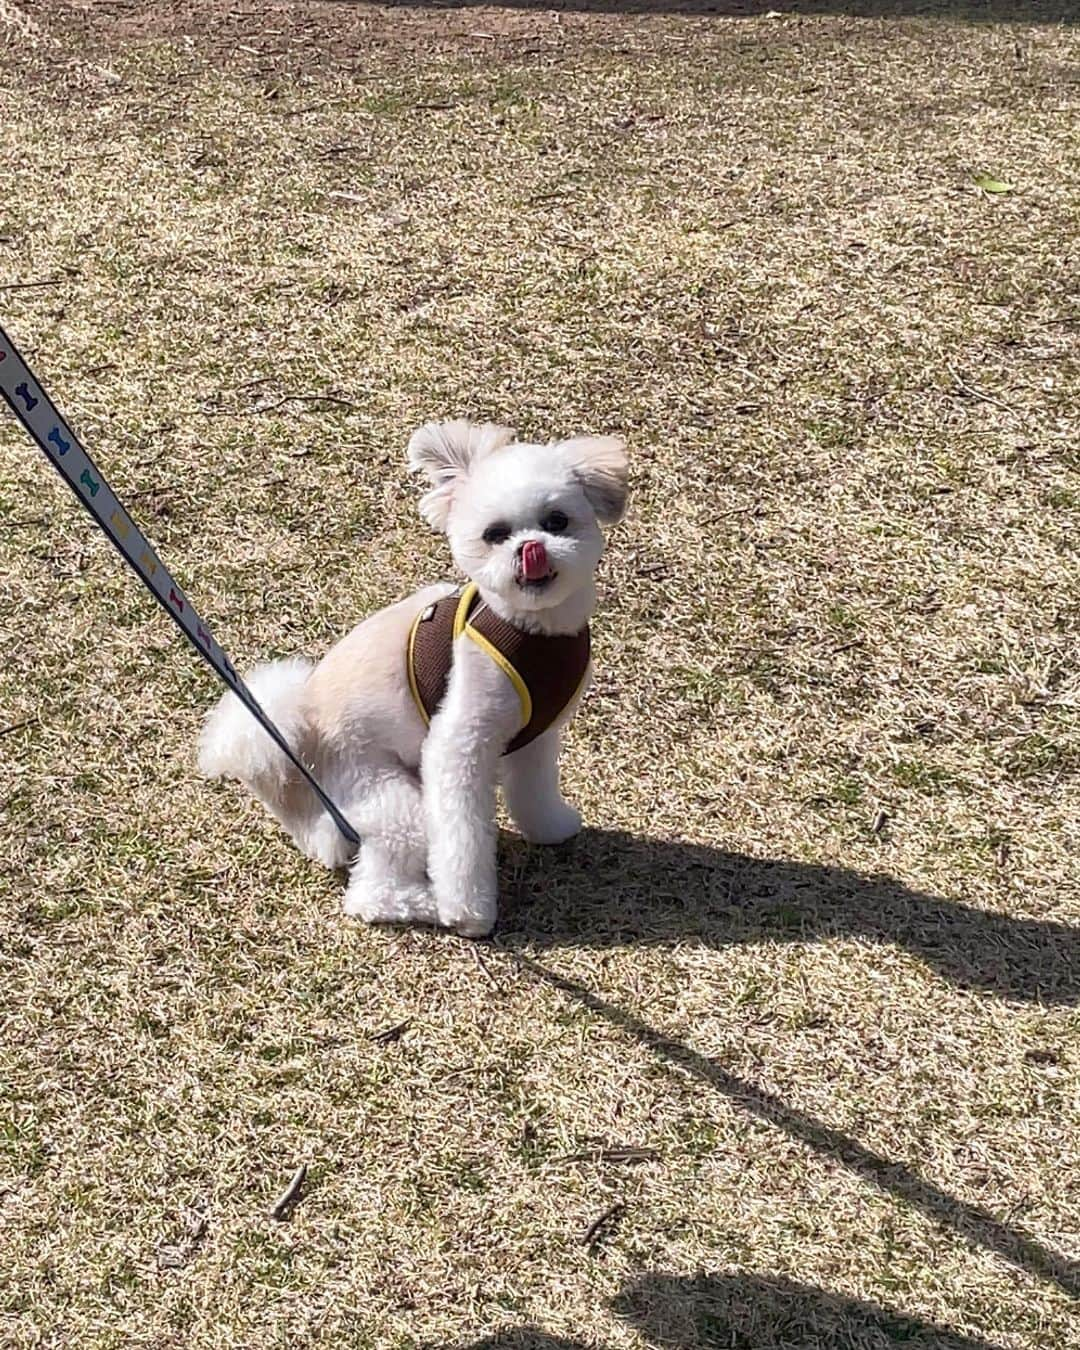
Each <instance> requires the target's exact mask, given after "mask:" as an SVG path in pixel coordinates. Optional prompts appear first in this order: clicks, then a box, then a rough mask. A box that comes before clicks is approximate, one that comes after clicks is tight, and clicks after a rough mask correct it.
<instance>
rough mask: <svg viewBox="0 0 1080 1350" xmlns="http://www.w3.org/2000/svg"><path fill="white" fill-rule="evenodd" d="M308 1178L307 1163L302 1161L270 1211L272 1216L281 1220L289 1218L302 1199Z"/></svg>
mask: <svg viewBox="0 0 1080 1350" xmlns="http://www.w3.org/2000/svg"><path fill="white" fill-rule="evenodd" d="M306 1178H307V1163H301V1164H300V1166H299V1167H298V1168H297V1169H296V1171H295V1172H294V1173H293V1179H292V1181H290V1182H289V1184H288V1185H287V1186H286V1187H285V1189H284V1190H283V1191H282V1193H281V1196H280V1197H279V1199H278V1202H277V1204H276V1205H275V1206H274V1208H273V1209H272V1210H271V1211H270V1216H271V1218H274V1219H277V1220H278V1221H279V1222H280V1221H281V1220H283V1219H287V1218H288V1217H289V1215H290V1214H291V1213H292V1210H293V1208H294V1207H295V1206H296V1204H297V1203H298V1202H299V1200H300V1192H301V1190H302V1189H303V1186H304V1181H305V1180H306Z"/></svg>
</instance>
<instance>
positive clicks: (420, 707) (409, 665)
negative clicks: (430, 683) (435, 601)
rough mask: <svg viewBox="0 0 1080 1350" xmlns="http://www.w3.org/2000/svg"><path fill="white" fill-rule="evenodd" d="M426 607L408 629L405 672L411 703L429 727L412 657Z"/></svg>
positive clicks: (429, 720)
mask: <svg viewBox="0 0 1080 1350" xmlns="http://www.w3.org/2000/svg"><path fill="white" fill-rule="evenodd" d="M427 610H428V606H427V605H425V606H424V608H423V609H422V610H420V611H419V613H418V614H417V616H416V618H415V619H413V621H412V627H411V628H410V629H409V650H408V654H407V655H406V657H405V671H406V673H407V674H408V677H409V691H410V692H411V694H412V697H413V702H414V703H415V704H416V711H417V712H418V713H419V714H420V716H421V717H422V718H423V719H424V726H426V727H429V726H431V718H430V717H428V715H427V709H426V708H425V707H424V700H423V699H422V698H421V697H420V690H419V689H417V687H416V661H415V659H414V656H413V652H414V649H415V647H416V630H417V629H418V628H419V627H420V620H421V619H422V618H423V617H424V615H425V614H426V613H427Z"/></svg>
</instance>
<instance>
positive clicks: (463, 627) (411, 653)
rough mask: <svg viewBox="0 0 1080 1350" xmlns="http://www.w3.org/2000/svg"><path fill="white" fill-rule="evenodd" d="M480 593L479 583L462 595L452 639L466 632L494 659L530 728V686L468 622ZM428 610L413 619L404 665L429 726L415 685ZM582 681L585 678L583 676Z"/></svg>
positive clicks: (428, 724) (425, 711)
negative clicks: (420, 634)
mask: <svg viewBox="0 0 1080 1350" xmlns="http://www.w3.org/2000/svg"><path fill="white" fill-rule="evenodd" d="M478 590H479V587H478V586H477V584H476V582H475V581H472V582H470V583H469V585H468V586H466V587H465V589H464V590H463V591H462V592H461V599H460V600H459V601H458V604H457V609H456V610H455V611H454V632H453V639H452V640H453V641H455V642H456V641H457V639H458V638H459V637H461V635H462V634H463V633H464V634H465V635H466V636H468V637H470V638H472V640H473V641H474V642H475V643H476V645H477V646H478V647H479V648H480V649H481V650H482V651H485V652H486V653H487V654H488V656H490V657H491V659H492V660H493V661H494V662H495V664H496V665H497V666H498V667H499V669H500V670H501V671H502V672H503V674H504V675H505V676H506V678H507V679H508V680H509V681H510V683H511V684H512V685H513V686H514V690H515V692H516V693H517V696H518V698H519V700H520V701H521V713H522V718H523V720H522V723H521V725H522V726H523V727H527V726H528V725H529V723H530V722H531V721H532V715H533V706H532V695H531V694H530V693H529V686H528V685H527V684H526V683H525V681H524V680H523V679H522V678H521V676H520V675H519V674H518V673H517V671H516V670H515V669H514V667H513V666H512V665H511V664H510V662H509V661H508V660H507V659H506V657H505V656H504V655H503V654H502V652H501V651H499V649H498V647H496V646H494V645H493V644H492V643H490V642H489V641H488V640H487V638H486V637H484V635H483V633H478V632H477V631H476V629H475V628H474V627H473V626H472V624H471V623H469V610H470V609H471V608H472V602H473V599H474V598H475V596H476V593H477V591H478ZM427 610H428V607H427V606H425V608H424V609H422V610H421V611H420V612H419V614H417V616H416V618H415V619H413V621H412V627H411V628H410V629H409V646H408V654H407V656H406V658H405V666H406V673H407V675H408V677H409V692H410V693H411V694H412V697H413V702H414V703H415V704H416V710H417V712H419V714H420V716H421V717H422V718H423V719H424V725H425V726H430V725H431V718H430V717H429V716H428V714H427V709H426V708H425V707H424V701H423V699H422V698H421V697H420V690H419V689H418V688H417V685H416V659H415V648H416V634H417V630H418V629H419V627H420V621H421V619H423V617H424V615H425V614H426V613H427ZM587 673H588V672H587V671H586V674H587ZM582 678H583V679H584V677H582Z"/></svg>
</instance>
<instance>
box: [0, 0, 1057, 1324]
mask: <svg viewBox="0 0 1080 1350" xmlns="http://www.w3.org/2000/svg"><path fill="white" fill-rule="evenodd" d="M761 8H764V7H761ZM818 8H822V7H818ZM832 8H833V9H834V10H838V11H841V12H837V13H833V14H821V15H818V16H814V17H798V16H795V15H788V16H785V17H779V18H778V17H766V16H764V15H762V14H761V13H760V12H759V13H757V14H756V15H755V14H750V13H748V14H746V15H744V16H730V17H722V16H713V17H696V18H695V17H682V16H679V15H677V14H667V13H653V14H643V15H639V16H620V15H618V14H616V13H612V12H607V13H605V14H574V13H559V14H549V13H545V12H541V11H532V10H529V9H527V8H523V9H519V10H512V11H511V10H496V9H476V8H469V9H464V10H438V11H425V10H423V9H409V10H393V11H387V10H378V9H374V8H367V7H364V6H348V7H347V6H340V5H330V4H324V5H288V6H286V5H278V6H257V7H255V6H253V7H251V8H250V9H249V10H248V11H244V10H243V9H241V8H239V7H235V8H233V9H231V10H227V9H226V7H221V8H220V9H219V7H217V6H215V5H213V4H210V3H201V4H194V3H193V4H189V5H188V6H186V7H181V6H174V7H162V6H151V5H148V4H142V3H135V2H134V0H132V2H131V3H128V4H119V3H116V4H109V5H106V4H104V3H103V4H100V5H98V6H96V7H94V8H93V9H90V8H83V7H79V6H77V5H74V4H71V5H62V4H59V3H56V4H49V3H38V4H36V5H34V6H32V7H31V6H30V5H29V4H26V5H21V4H20V5H18V6H16V4H15V3H14V0H0V51H2V55H0V63H2V67H0V113H2V116H0V288H2V289H0V304H2V308H3V314H4V322H5V323H6V324H8V325H9V326H10V328H11V330H12V332H13V334H14V335H15V336H16V338H17V340H19V341H20V342H21V344H22V345H23V347H24V350H25V351H26V353H27V355H28V356H30V357H31V359H32V360H33V361H34V363H35V364H36V365H37V366H38V368H39V369H40V371H41V373H42V374H43V376H44V378H45V380H46V382H47V384H48V385H49V386H50V387H51V388H52V390H53V391H54V393H55V395H56V397H57V400H58V402H59V403H60V404H61V406H62V407H64V408H65V409H66V410H67V412H68V414H69V416H70V418H71V420H72V421H73V423H74V425H75V426H76V427H78V428H79V429H80V431H81V432H82V433H83V434H84V437H85V439H86V440H87V442H88V445H89V446H90V448H91V450H92V452H93V453H94V455H95V456H96V457H97V458H98V460H99V462H100V463H101V465H102V466H103V468H105V469H106V470H107V471H108V473H109V475H110V476H111V477H112V479H113V480H114V482H115V484H116V485H117V487H118V489H119V490H120V491H121V492H122V494H123V495H125V496H127V497H128V498H129V499H130V500H131V502H132V505H133V508H134V509H135V511H136V513H137V514H138V516H139V517H140V518H141V520H142V521H143V522H144V523H145V525H146V527H147V529H148V531H149V533H150V534H151V536H152V537H153V538H154V539H155V541H156V542H157V543H158V544H159V546H160V548H161V550H162V552H163V553H164V555H165V557H166V558H167V559H169V560H171V561H172V562H173V563H174V564H175V567H176V570H177V572H178V574H179V576H180V577H181V578H182V580H183V581H184V582H185V584H187V585H188V586H189V588H190V590H191V593H192V595H193V596H194V597H195V598H196V599H197V600H198V601H199V602H200V603H201V605H202V607H203V610H204V613H205V614H206V615H208V616H209V617H210V618H211V619H212V620H213V621H214V623H215V625H216V628H217V631H218V632H219V634H220V636H221V637H222V639H223V640H224V641H225V642H226V645H227V646H228V648H229V649H230V651H231V653H232V654H233V656H234V657H235V658H236V659H238V660H242V661H250V660H252V659H254V658H256V657H263V656H266V655H268V654H280V653H285V652H291V651H295V650H297V649H304V650H307V651H310V652H319V651H321V650H323V649H325V647H326V646H327V645H328V644H329V642H330V641H331V640H332V639H333V638H334V637H335V636H336V635H338V634H339V633H340V632H341V631H342V630H343V629H345V628H346V627H347V626H348V625H350V624H351V623H352V622H353V621H354V620H355V619H356V618H357V617H358V616H359V615H361V614H363V613H364V612H365V611H366V610H368V609H369V608H371V607H373V606H376V605H379V604H382V603H384V602H386V601H388V600H390V599H391V598H393V597H395V596H397V595H400V594H401V593H402V592H404V591H406V590H407V589H408V588H410V587H411V586H413V585H414V584H416V583H417V582H418V581H420V580H421V579H425V578H430V577H432V576H435V575H439V574H441V573H442V572H443V571H444V569H445V567H446V565H447V561H446V557H445V553H444V550H443V548H442V546H441V544H440V542H439V541H438V540H437V539H435V538H432V537H429V536H428V535H427V534H426V533H425V532H424V531H423V529H422V528H421V527H420V526H419V525H418V523H417V519H416V514H415V509H414V506H415V492H414V489H413V487H412V486H411V485H410V484H409V483H408V482H407V480H406V475H405V473H404V468H403V454H402V452H403V446H404V443H405V440H406V437H407V435H408V433H409V431H410V430H411V429H412V427H413V426H414V425H415V424H417V423H418V422H419V421H421V420H423V419H424V418H427V417H429V416H431V415H444V414H446V415H449V414H457V413H460V412H468V413H472V414H475V415H478V416H494V417H498V418H500V419H509V420H511V421H513V422H514V423H516V425H517V426H518V427H519V428H520V429H521V430H522V431H523V432H527V433H529V434H536V435H548V434H556V433H564V432H573V431H578V430H581V429H585V428H591V429H597V430H613V431H620V432H623V433H625V434H626V436H627V437H628V439H629V442H630V444H631V446H632V449H633V454H634V464H635V499H634V506H633V511H632V515H631V517H630V519H629V521H628V522H627V524H626V525H625V526H624V527H622V528H620V529H619V530H618V531H617V532H616V533H615V535H614V537H613V539H612V542H611V550H610V556H609V560H608V562H607V564H606V569H605V575H604V588H603V590H604V604H603V610H602V612H601V615H600V617H599V621H598V623H597V626H596V636H597V641H598V646H599V663H600V673H599V678H598V682H597V686H596V689H595V690H594V692H593V694H592V696H591V697H590V700H589V702H588V705H587V708H586V710H585V713H584V715H583V716H582V718H581V719H580V721H579V723H578V724H577V726H576V728H575V730H574V733H573V736H572V738H571V741H570V745H569V747H568V752H567V778H568V781H569V784H570V787H571V792H572V795H573V796H574V797H575V798H576V799H577V800H578V801H580V802H581V803H582V804H583V806H584V808H585V811H586V815H587V819H588V820H589V821H590V822H591V826H592V828H591V829H590V831H589V832H587V833H586V834H584V835H583V836H582V837H581V839H580V840H579V841H577V842H576V843H575V844H574V845H572V846H569V847H568V848H566V849H565V850H561V851H559V852H557V853H555V854H540V853H535V852H533V851H531V850H528V849H526V848H524V847H523V846H522V845H521V844H520V843H518V842H516V841H514V840H513V839H511V838H508V839H507V842H506V848H505V863H504V892H505V906H504V918H503V922H502V924H501V927H500V930H499V933H498V936H497V938H496V940H495V942H494V943H493V944H488V945H484V946H482V947H475V946H472V945H470V944H468V943H465V942H462V941H459V940H456V939H451V938H448V937H445V936H441V935H438V934H435V933H430V932H420V931H417V932H404V933H390V932H385V931H374V930H371V929H367V928H363V927H361V926H359V925H357V924H355V923H352V922H346V921H344V920H343V919H342V918H341V917H340V915H339V912H338V906H339V899H340V885H339V883H338V882H337V881H336V880H334V879H333V878H331V877H329V876H326V875H324V874H322V873H321V872H319V871H317V870H316V869H314V868H313V867H312V866H310V865H308V864H307V863H306V862H305V861H304V860H302V859H301V858H300V857H298V856H297V854H296V853H295V852H294V851H293V850H292V849H291V848H290V847H289V845H288V844H287V843H286V841H285V839H284V838H283V837H282V836H281V834H280V833H279V832H278V830H277V829H276V828H275V827H274V826H273V825H272V824H271V823H270V822H269V820H267V819H266V818H264V816H263V815H262V814H261V813H260V812H259V810H258V809H257V808H256V807H255V806H254V805H253V804H252V803H251V802H250V801H248V800H247V799H246V798H244V797H243V796H242V795H241V794H240V793H239V792H238V791H232V790H229V789H226V788H217V787H211V786H208V785H206V784H203V783H201V782H199V781H197V779H196V778H195V775H194V771H193V763H192V758H193V757H192V745H193V741H194V737H195V735H196V731H197V728H198V725H199V722H200V718H201V717H202V715H203V714H204V712H205V711H206V709H207V708H208V707H209V706H210V703H211V700H212V699H213V698H214V696H215V694H216V690H215V689H214V688H213V686H212V684H211V681H210V678H209V677H208V676H207V675H206V674H205V673H204V672H203V670H201V669H200V668H199V667H197V666H196V664H195V662H194V660H193V659H192V657H191V656H190V654H189V653H188V652H187V651H186V650H184V649H183V648H182V647H181V646H180V644H179V641H178V639H176V638H175V637H174V636H173V634H172V632H171V631H169V630H168V629H167V628H166V626H165V624H164V622H163V620H162V619H161V618H159V616H158V613H157V612H156V611H155V610H153V609H152V608H151V606H150V603H149V601H148V600H147V599H145V598H144V595H143V593H142V592H141V590H140V589H139V588H138V587H137V586H136V584H135V583H134V582H133V581H132V580H131V579H129V577H128V576H126V575H125V574H124V573H123V572H122V571H121V570H120V567H119V565H118V563H117V562H116V561H115V560H114V557H113V555H112V554H111V553H110V552H109V551H108V549H107V546H106V544H105V543H104V542H103V541H102V539H101V538H100V537H98V536H97V535H96V534H95V533H94V532H93V531H92V530H91V528H90V527H89V525H88V523H87V522H86V521H85V520H84V519H83V518H82V517H81V516H80V515H79V514H78V513H77V510H76V508H75V506H74V503H73V502H71V500H70V499H69V497H68V496H67V495H66V494H65V490H64V489H62V487H61V486H60V485H59V484H58V482H56V481H55V480H54V478H53V476H52V475H51V474H50V473H49V472H48V470H47V468H46V467H45V466H44V464H43V462H42V461H41V460H40V457H39V456H38V454H37V452H36V451H35V450H34V449H33V448H32V447H31V446H30V445H29V443H28V442H26V441H25V439H24V438H23V436H22V434H21V432H20V431H19V430H18V428H17V427H16V426H15V424H14V423H13V421H11V420H10V419H8V418H6V417H5V418H2V419H0V600H2V604H0V635H2V639H3V649H4V653H5V660H4V662H3V667H2V669H0V737H2V739H0V753H2V756H3V769H4V772H3V780H2V787H0V802H2V806H3V822H4V823H3V854H2V863H3V867H4V872H3V874H2V876H0V902H2V909H0V924H2V959H3V987H4V997H3V1012H2V1023H3V1030H2V1039H0V1082H2V1084H3V1103H2V1121H0V1139H2V1141H3V1169H4V1170H3V1180H2V1183H0V1225H2V1227H0V1247H2V1257H0V1318H2V1321H3V1326H4V1328H5V1330H4V1333H3V1340H4V1343H5V1344H8V1345H12V1346H27V1347H29V1346H32V1345H33V1346H36V1345H55V1346H60V1345H63V1346H70V1345H93V1346H111V1345H117V1346H119V1345H123V1346H147V1347H151V1346H152V1347H167V1346H174V1345H176V1346H179V1345H185V1346H187V1345H192V1346H199V1347H211V1346H212V1347H219V1346H220V1347H232V1346H237V1347H262V1346H284V1345H288V1346H295V1345H304V1344H309V1343H310V1344H327V1345H335V1346H349V1347H380V1348H381V1347H421V1346H423V1347H455V1348H460V1350H465V1347H470V1350H480V1347H487V1350H495V1348H496V1347H499V1348H503V1350H509V1347H515V1346H517V1347H534V1348H535V1350H584V1348H585V1347H590V1348H591V1350H600V1348H601V1347H603V1348H604V1350H625V1348H628V1347H680V1348H681V1350H689V1348H690V1347H699V1346H714V1347H740V1348H743V1350H766V1347H774V1346H775V1347H779V1346H784V1347H833V1346H845V1347H856V1348H857V1350H871V1348H874V1350H877V1347H883V1346H886V1345H889V1344H895V1343H897V1342H903V1343H905V1344H912V1345H919V1346H924V1347H939V1346H944V1347H952V1350H989V1347H998V1348H1001V1347H1008V1348H1009V1350H1019V1347H1035V1346H1039V1347H1040V1348H1041V1350H1065V1348H1066V1347H1069V1346H1075V1345H1076V1344H1077V1342H1078V1339H1080V1319H1078V1318H1077V1311H1076V1296H1077V1294H1078V1293H1080V1271H1078V1268H1077V1265H1076V1263H1075V1257H1076V1254H1077V1252H1078V1251H1080V1223H1078V1218H1077V1216H1078V1214H1080V1142H1078V1141H1080V1135H1078V1126H1080V1114H1078V1113H1080V1106H1078V1100H1077V1081H1078V1079H1077V1073H1078V1069H1080V1035H1078V1014H1077V1004H1078V1002H1080V895H1078V887H1077V879H1076V859H1077V857H1080V832H1078V825H1077V821H1078V819H1080V811H1078V806H1080V801H1078V796H1080V794H1078V790H1077V781H1078V780H1077V769H1078V766H1080V732H1078V724H1077V697H1078V685H1077V650H1078V648H1077V635H1078V624H1077V619H1078V613H1077V609H1078V594H1080V591H1078V584H1080V568H1078V565H1077V552H1076V538H1077V531H1078V527H1080V475H1078V464H1077V436H1076V432H1077V426H1076V422H1075V420H1073V415H1074V413H1075V408H1076V395H1077V359H1076V358H1077V343H1076V337H1077V333H1076V319H1077V313H1076V308H1075V303H1074V302H1075V295H1070V288H1073V289H1074V288H1075V270H1074V269H1075V256H1074V257H1073V258H1072V260H1071V261H1070V257H1069V254H1070V250H1071V249H1072V248H1073V246H1074V245H1075V238H1076V221H1077V216H1076V209H1077V202H1078V196H1077V186H1078V183H1077V179H1078V175H1077V168H1078V153H1077V142H1076V138H1075V126H1076V122H1075V111H1076V110H1075V100H1074V93H1075V83H1076V69H1077V66H1076V56H1077V41H1076V34H1075V30H1074V29H1072V28H1069V27H1067V26H1065V25H1063V24H1060V23H1055V22H1054V20H1055V18H1060V17H1061V15H1062V14H1063V13H1064V11H1062V10H1057V11H1055V10H1054V8H1053V6H1041V7H1033V10H1032V15H1033V20H1032V21H1029V22H1026V23H1012V22H1009V23H992V22H988V23H977V22H974V21H969V19H970V18H971V16H970V15H969V16H968V18H965V19H953V18H949V17H948V16H942V15H941V14H938V15H934V14H927V15H923V16H921V17H905V16H904V14H903V12H902V11H903V10H904V8H905V7H904V6H902V5H901V6H897V7H896V13H895V14H892V13H889V14H883V15H882V16H881V17H876V18H875V17H872V16H871V17H864V18H860V19H856V18H850V17H845V16H844V14H843V12H842V11H843V9H844V6H843V5H842V4H837V5H836V6H833V7H832ZM858 8H860V9H861V10H862V11H863V13H864V14H865V13H866V12H867V11H868V10H872V9H873V6H868V5H865V4H864V5H861V6H858ZM1017 8H1020V9H1021V10H1022V8H1023V7H1017V6H1012V7H1009V6H1004V7H1001V8H1000V9H998V10H994V11H992V13H991V16H990V17H993V14H998V15H1002V16H1004V17H1005V18H1016V17H1017V15H1016V12H1015V11H1016V10H1017ZM1010 9H1011V12H1010ZM158 11H168V12H167V13H166V14H165V17H164V19H163V18H162V14H161V13H159V12H158ZM1034 20H1037V21H1034ZM155 25H156V26H155ZM163 25H164V26H163ZM979 173H990V174H993V175H994V176H995V177H997V178H1000V179H1003V180H1005V181H1007V182H1008V183H1010V184H1012V185H1013V188H1014V190H1013V191H1012V192H1010V193H1007V194H1004V195H997V196H994V195H989V194H986V193H984V192H982V191H981V190H980V189H979V188H977V187H976V186H975V183H974V181H973V178H974V176H975V175H977V174H979ZM37 282H48V283H50V284H48V285H46V286H40V287H35V288H22V287H23V286H24V285H25V283H37ZM326 393H330V394H333V395H335V396H336V399H337V401H335V402H333V403H329V402H328V403H320V402H319V401H318V400H317V399H316V398H314V397H313V396H315V395H318V394H326ZM875 827H876V828H875ZM627 1149H630V1150H633V1151H631V1152H630V1153H629V1154H628V1153H627V1152H626V1150H627ZM620 1150H621V1151H620ZM302 1162H307V1164H308V1165H309V1174H308V1180H307V1184H306V1188H305V1190H304V1193H303V1195H302V1198H301V1201H300V1203H299V1205H298V1206H297V1207H296V1209H295V1211H294V1212H293V1215H292V1217H291V1219H289V1220H287V1221H285V1222H275V1221H274V1220H272V1219H271V1218H270V1217H269V1215H268V1212H269V1209H270V1207H271V1205H272V1203H273V1201H274V1199H275V1198H276V1197H277V1195H278V1194H279V1193H280V1191H281V1190H282V1188H283V1187H284V1186H285V1184H286V1182H287V1181H288V1179H289V1177H290V1176H291V1175H292V1173H293V1171H294V1170H295V1169H296V1167H297V1166H298V1165H299V1164H300V1163H302ZM604 1216H606V1217H604ZM600 1220H602V1222H598V1221H600Z"/></svg>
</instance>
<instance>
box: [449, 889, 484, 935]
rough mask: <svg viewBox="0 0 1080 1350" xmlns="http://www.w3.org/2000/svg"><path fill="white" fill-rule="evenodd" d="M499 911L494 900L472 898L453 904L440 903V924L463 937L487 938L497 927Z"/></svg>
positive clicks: (479, 897) (482, 897)
mask: <svg viewBox="0 0 1080 1350" xmlns="http://www.w3.org/2000/svg"><path fill="white" fill-rule="evenodd" d="M497 915H498V909H497V906H496V903H495V900H494V899H493V898H489V897H487V896H480V895H476V896H472V897H470V898H469V899H467V900H464V901H454V902H453V903H451V904H444V903H442V902H440V903H439V923H440V925H441V926H442V927H443V928H452V929H453V931H454V932H455V933H460V934H461V936H462V937H487V935H488V934H489V933H490V932H491V930H492V929H493V928H494V927H495V919H496V917H497Z"/></svg>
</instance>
